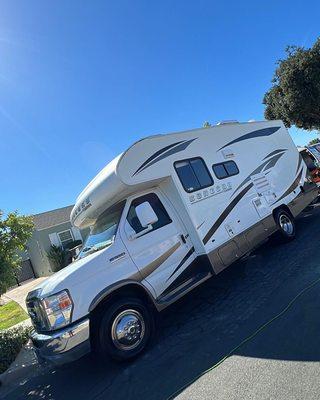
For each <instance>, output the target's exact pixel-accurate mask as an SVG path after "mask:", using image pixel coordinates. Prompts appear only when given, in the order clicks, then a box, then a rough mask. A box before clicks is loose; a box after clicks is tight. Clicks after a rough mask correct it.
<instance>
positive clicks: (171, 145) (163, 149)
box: [132, 140, 183, 176]
mask: <svg viewBox="0 0 320 400" xmlns="http://www.w3.org/2000/svg"><path fill="white" fill-rule="evenodd" d="M182 142H183V140H180V142H176V143H172V144H169V146H166V147H163V148H162V149H160V150H158V151H156V152H155V153H154V154H152V156H150V157H149V158H148V159H147V160H146V161H145V162H144V163H143V164H141V165H140V167H139V168H138V169H137V170H136V172H135V173H134V174H133V175H132V176H134V175H136V174H137V173H138V172H140V170H141V169H142V168H143V167H145V166H146V165H147V164H148V163H149V162H150V161H152V160H153V159H154V158H156V157H158V156H159V155H160V154H162V153H164V152H165V151H167V150H169V149H171V147H174V146H176V145H178V144H180V143H182Z"/></svg>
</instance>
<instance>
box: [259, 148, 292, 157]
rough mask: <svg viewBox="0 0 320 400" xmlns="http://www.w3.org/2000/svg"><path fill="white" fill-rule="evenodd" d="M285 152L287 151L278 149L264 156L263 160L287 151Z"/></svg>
mask: <svg viewBox="0 0 320 400" xmlns="http://www.w3.org/2000/svg"><path fill="white" fill-rule="evenodd" d="M287 150H288V149H278V150H275V151H272V152H271V153H269V154H268V155H267V156H265V158H264V160H266V159H267V158H268V157H271V156H274V155H276V154H278V153H282V152H284V151H287Z"/></svg>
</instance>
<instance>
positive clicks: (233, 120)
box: [217, 119, 239, 125]
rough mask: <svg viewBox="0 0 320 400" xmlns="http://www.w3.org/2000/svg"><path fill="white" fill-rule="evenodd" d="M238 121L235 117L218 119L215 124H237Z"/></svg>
mask: <svg viewBox="0 0 320 400" xmlns="http://www.w3.org/2000/svg"><path fill="white" fill-rule="evenodd" d="M238 123H239V121H237V120H236V119H230V120H227V121H220V122H218V123H217V125H229V124H238Z"/></svg>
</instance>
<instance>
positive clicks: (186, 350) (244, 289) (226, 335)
mask: <svg viewBox="0 0 320 400" xmlns="http://www.w3.org/2000/svg"><path fill="white" fill-rule="evenodd" d="M319 222H320V208H316V209H314V210H311V211H310V210H309V211H307V212H306V213H304V214H303V215H302V216H301V217H300V218H299V220H298V221H297V238H296V240H295V241H294V242H291V243H289V244H286V245H281V246H280V245H279V244H278V243H277V241H276V239H272V240H270V241H269V242H268V243H266V244H265V245H264V246H262V247H260V249H259V250H257V251H256V252H255V253H253V254H252V255H251V256H250V257H249V258H248V259H247V260H245V261H241V262H238V263H236V264H234V265H233V266H232V267H230V268H229V269H228V270H226V271H224V272H223V273H221V274H220V275H218V276H217V277H215V278H214V279H211V280H210V281H208V282H206V283H205V284H204V285H202V286H201V287H199V288H198V289H196V290H194V291H193V292H192V293H190V294H189V295H188V296H187V297H186V298H184V299H182V300H181V301H179V302H178V303H177V304H175V305H173V306H172V307H170V309H169V310H167V311H165V312H164V313H163V314H162V315H161V317H160V318H159V330H158V332H159V333H158V336H157V337H156V339H155V340H154V342H153V343H152V345H151V346H150V348H149V350H148V351H147V352H146V353H145V354H144V355H143V356H141V357H140V358H138V359H137V360H135V361H134V362H132V363H130V364H121V365H118V364H115V363H112V362H109V361H106V362H105V363H101V362H97V361H96V360H94V359H93V358H92V357H91V356H87V357H84V358H83V359H81V360H79V361H77V362H74V363H72V364H70V365H66V366H63V367H61V368H59V369H53V370H50V371H47V372H45V373H44V374H43V375H42V376H38V377H36V378H34V379H32V380H30V381H29V382H26V383H25V384H24V385H22V386H20V387H19V388H18V389H16V390H15V391H14V392H12V393H11V394H10V395H9V396H7V399H18V398H24V399H25V398H30V399H57V400H64V399H70V398H76V399H77V400H79V399H86V400H89V399H103V398H112V399H114V400H117V399H123V398H126V399H141V398H144V399H148V400H149V399H166V398H168V397H170V396H171V395H172V394H173V393H176V392H177V391H178V390H179V389H180V388H181V387H183V386H185V385H188V383H189V382H190V381H192V380H194V379H195V378H196V377H197V376H199V374H201V373H203V372H204V371H205V370H207V369H208V368H210V367H211V366H212V365H213V364H215V363H216V362H218V361H219V360H220V359H221V358H223V357H224V356H225V355H226V354H227V353H229V352H230V350H231V349H233V348H235V347H236V346H237V345H238V344H239V343H241V342H242V341H243V340H244V339H245V338H247V337H248V336H250V335H251V334H252V333H253V332H255V331H256V330H257V329H258V328H259V327H260V326H261V325H262V324H264V323H265V322H266V321H268V320H270V319H271V318H272V317H274V316H275V315H276V314H278V313H279V312H281V311H282V310H283V309H284V307H285V306H286V305H287V304H288V303H289V302H290V301H291V300H292V299H293V298H294V297H295V296H296V295H297V294H298V293H299V292H300V291H301V290H302V289H303V288H305V287H307V286H308V285H309V284H310V283H311V282H313V281H314V280H315V279H317V278H319V277H320V266H319V262H318V261H317V260H319V259H320V249H319V246H318V240H315V238H318V237H319V234H320V224H319ZM316 289H317V290H316ZM319 289H320V284H319V285H318V286H317V287H316V286H315V287H314V288H313V289H311V290H310V293H309V294H308V295H306V296H305V295H302V296H301V297H300V298H299V299H298V300H297V302H296V303H295V304H294V305H293V306H292V307H291V308H290V309H289V310H288V312H287V313H286V314H285V315H284V316H283V317H281V318H280V319H278V320H277V321H274V322H273V323H272V324H271V325H270V326H268V328H266V330H264V331H263V332H261V333H260V334H258V335H257V336H256V337H255V338H254V339H253V340H252V341H251V342H250V344H246V345H244V346H242V347H240V348H239V349H238V350H237V351H236V354H238V355H241V356H243V357H255V358H264V359H279V360H297V361H319V360H320V348H319V347H318V332H319V330H320V319H319V316H318V315H319V313H318V310H317V307H316V305H317V304H319V297H320V290H319ZM318 293H319V294H318ZM311 294H312V296H311ZM317 297H318V298H317Z"/></svg>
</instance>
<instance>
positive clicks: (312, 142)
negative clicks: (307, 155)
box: [308, 138, 320, 146]
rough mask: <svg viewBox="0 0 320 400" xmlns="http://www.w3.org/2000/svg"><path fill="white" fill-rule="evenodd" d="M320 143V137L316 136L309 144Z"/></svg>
mask: <svg viewBox="0 0 320 400" xmlns="http://www.w3.org/2000/svg"><path fill="white" fill-rule="evenodd" d="M318 143H320V139H318V138H315V139H312V140H310V142H309V143H308V146H312V145H313V144H318Z"/></svg>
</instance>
